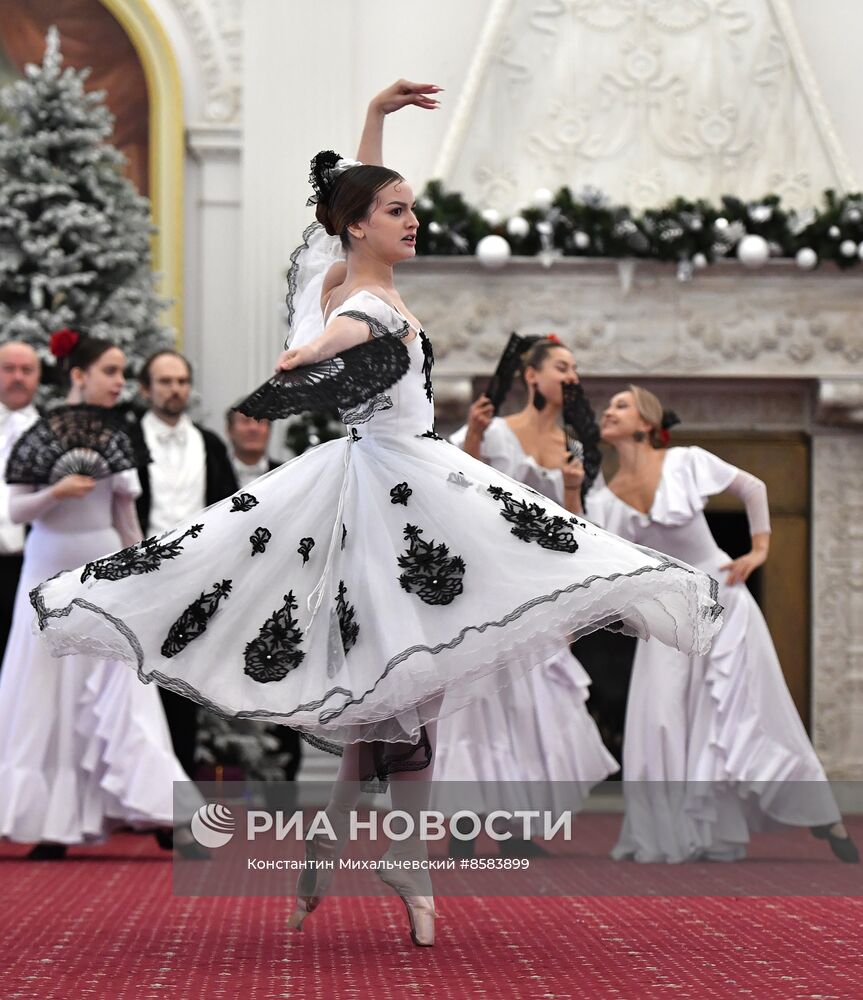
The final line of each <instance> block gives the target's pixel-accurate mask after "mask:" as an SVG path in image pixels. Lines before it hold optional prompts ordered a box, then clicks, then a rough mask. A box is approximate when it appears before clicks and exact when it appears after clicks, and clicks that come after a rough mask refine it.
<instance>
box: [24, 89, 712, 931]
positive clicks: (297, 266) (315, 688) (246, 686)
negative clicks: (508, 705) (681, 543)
mask: <svg viewBox="0 0 863 1000" xmlns="http://www.w3.org/2000/svg"><path fill="white" fill-rule="evenodd" d="M439 89H440V88H438V87H435V86H432V85H424V84H412V83H407V82H404V81H400V82H399V83H397V84H395V85H394V86H393V87H391V88H388V89H387V90H386V91H384V92H383V93H382V94H380V95H379V96H378V97H376V98H375V99H374V100H373V101H372V102H371V105H370V108H369V114H368V118H367V122H366V126H365V129H364V132H363V137H362V142H361V145H360V152H359V155H360V157H361V158H362V160H363V161H364V162H363V163H357V162H356V161H349V160H344V159H342V158H341V157H339V156H338V155H337V154H334V153H332V152H331V151H327V152H326V153H321V154H318V155H317V156H316V157H315V158H314V160H313V161H312V180H313V186H314V188H315V195H314V200H315V203H316V215H317V218H318V220H319V223H320V224H319V225H317V226H313V227H311V228H310V229H309V230H307V233H306V240H305V242H304V244H303V246H301V247H300V248H299V249H298V251H297V252H296V253H295V254H294V257H293V265H292V270H291V273H290V275H289V290H290V300H289V311H290V313H291V317H292V319H291V330H292V334H293V338H294V339H293V340H292V342H291V345H290V348H289V349H288V350H287V351H285V352H283V354H282V355H281V356H280V358H279V361H278V373H277V375H276V376H274V379H273V380H271V382H272V385H271V386H270V388H272V389H273V391H274V392H275V391H276V389H277V388H278V389H279V391H287V392H290V391H292V390H290V385H294V384H295V383H294V382H292V381H291V379H295V380H296V384H297V385H301V386H302V385H305V386H306V387H307V388H308V386H312V387H313V388H314V386H318V385H319V384H320V379H321V378H322V377H323V376H324V375H326V373H330V375H332V373H333V372H343V376H344V379H345V380H346V382H350V385H351V386H352V387H353V388H356V385H357V382H358V379H357V378H355V377H354V375H355V372H354V359H355V358H356V356H357V355H356V353H354V354H352V352H359V354H360V358H361V359H362V358H367V357H368V354H369V352H377V350H378V347H379V346H381V345H383V347H384V348H385V349H386V350H385V352H384V356H385V357H386V358H388V359H389V360H390V361H392V363H393V365H394V366H395V369H394V370H396V371H397V374H396V375H395V376H394V378H395V381H394V382H393V384H391V385H390V386H389V387H388V388H387V389H386V391H380V389H378V390H376V391H374V392H370V393H369V398H367V399H366V400H365V401H364V402H360V403H358V404H357V405H356V406H354V407H352V408H350V409H347V410H345V412H343V413H342V419H343V420H344V422H345V423H346V425H347V426H348V428H349V432H350V433H349V434H348V436H347V437H346V438H341V439H338V440H335V441H330V442H326V443H324V444H322V445H320V446H318V447H316V448H313V449H311V450H309V451H307V452H305V453H304V454H302V455H300V456H298V457H297V458H295V459H293V460H292V461H290V462H287V463H286V464H284V465H282V466H280V467H279V468H278V469H276V470H275V471H273V472H270V473H268V474H266V475H264V476H262V477H261V478H260V479H258V480H256V481H255V482H253V483H252V484H251V485H249V486H247V487H246V488H245V489H243V490H242V491H240V492H239V493H238V494H235V495H234V496H233V497H230V498H229V499H227V500H225V501H223V502H221V503H218V504H215V505H214V506H212V507H210V508H208V509H207V510H206V511H204V512H202V513H201V514H199V515H197V516H196V517H194V518H193V519H191V520H190V521H189V522H184V523H181V524H180V525H178V526H177V528H176V529H175V530H174V531H173V532H170V533H168V534H167V535H165V536H163V537H161V538H153V539H148V540H146V541H144V542H143V543H141V544H140V545H138V546H134V547H132V548H129V549H127V550H124V551H123V552H120V553H116V554H114V555H112V556H110V557H107V558H104V559H101V560H96V561H94V562H92V563H90V564H88V565H87V566H86V567H84V568H83V569H81V570H76V571H74V572H71V573H66V574H62V575H61V576H59V577H56V578H55V579H53V580H49V581H47V582H45V583H43V584H42V585H40V586H39V587H37V588H35V590H34V591H33V594H32V602H33V605H34V608H35V610H36V613H37V618H38V622H39V626H40V628H41V629H42V634H43V636H44V638H45V640H46V641H47V642H49V643H51V644H52V645H53V647H54V649H55V651H56V652H57V653H58V654H60V655H62V654H63V653H64V652H66V651H69V650H74V649H80V648H82V647H83V648H89V647H90V645H91V644H92V643H93V642H94V641H98V642H99V643H100V645H108V646H109V647H110V648H111V650H112V655H116V656H118V657H120V658H124V659H126V660H127V661H129V662H130V663H131V664H132V665H133V666H134V668H135V669H136V670H137V671H138V676H139V677H140V678H141V680H143V681H156V682H158V683H159V684H160V685H162V686H164V687H167V688H170V689H172V690H175V691H178V692H179V693H181V694H185V695H186V696H187V697H190V698H193V699H194V700H196V701H198V702H199V703H201V704H203V705H205V706H206V707H208V708H210V709H212V710H215V711H218V712H221V713H223V714H225V715H235V716H238V717H241V718H256V719H269V720H271V721H275V722H280V723H284V724H287V725H290V726H293V727H295V728H297V729H299V730H300V731H301V732H302V733H303V734H304V735H305V737H306V738H307V739H309V740H310V741H313V742H317V743H319V744H322V745H326V746H328V747H330V748H332V749H334V750H335V751H336V752H340V753H341V754H342V762H341V767H340V771H339V780H338V781H337V782H336V785H335V789H334V794H333V800H332V802H331V806H330V808H331V811H332V815H333V820H332V825H333V828H334V829H336V830H338V829H340V828H341V821H340V817H342V818H343V817H344V816H345V815H346V810H349V809H350V808H351V804H352V802H354V801H356V800H355V798H353V796H354V793H355V789H356V788H357V787H358V781H360V780H362V779H365V778H366V777H369V776H371V777H375V776H377V777H381V778H386V779H393V780H392V781H391V794H392V799H393V806H394V808H397V809H398V808H401V802H402V801H403V800H404V799H408V800H410V803H411V805H410V806H409V807H408V808H413V807H415V806H420V807H423V808H424V806H423V803H424V802H427V796H428V786H429V781H428V778H430V777H431V775H432V773H433V760H434V745H435V724H436V720H437V719H439V718H441V717H444V716H447V715H450V714H452V713H453V712H455V711H457V710H458V709H460V708H463V707H464V706H465V705H466V704H469V703H470V701H472V700H473V698H474V697H476V696H477V694H478V693H480V692H485V691H487V690H488V686H489V684H490V683H494V682H493V681H492V677H493V676H494V675H495V674H499V675H500V682H501V684H503V683H504V682H506V683H509V681H510V680H512V679H514V678H515V677H517V676H519V675H521V674H524V673H526V672H527V671H528V670H529V669H531V668H532V667H538V666H541V665H542V664H543V663H545V662H547V661H548V660H550V659H553V658H555V657H557V656H559V655H560V649H561V646H562V645H563V644H564V643H565V642H566V641H567V637H568V636H569V635H579V634H584V633H587V632H590V631H593V630H595V629H598V628H604V627H606V626H608V625H615V626H617V627H620V628H625V629H628V630H629V631H631V632H632V633H633V634H636V635H639V636H642V637H645V638H646V637H647V636H649V635H656V636H657V637H659V638H661V639H662V640H663V641H665V642H670V643H672V644H674V645H675V646H676V647H678V648H681V649H683V650H685V651H686V652H687V653H689V652H694V651H702V652H703V651H704V650H706V649H707V648H708V646H709V644H710V642H711V639H712V637H713V634H714V633H715V631H716V629H717V626H718V620H719V618H720V609H719V607H718V605H717V604H716V601H715V599H714V591H715V584H714V583H713V581H712V580H710V578H709V577H708V576H706V575H705V574H704V573H701V572H699V571H697V570H693V569H692V568H691V567H688V566H685V565H682V564H680V563H677V562H675V561H674V560H671V559H669V558H667V557H666V556H662V555H660V554H658V553H651V552H647V551H645V550H644V549H642V548H639V547H635V546H631V545H629V544H628V543H626V542H623V541H621V540H619V539H617V538H615V537H614V536H613V535H610V534H607V533H606V532H604V531H602V530H601V529H599V528H596V527H594V526H592V525H590V524H588V522H586V521H585V520H583V519H580V518H578V517H577V516H575V515H572V514H571V513H570V512H569V511H568V510H566V509H565V508H563V507H558V506H557V505H556V504H555V503H554V502H553V501H551V500H548V499H547V498H546V497H543V496H542V495H540V494H537V493H535V492H534V491H532V490H530V489H529V488H527V487H525V486H523V485H522V484H521V483H517V482H515V481H513V480H511V479H509V478H507V477H506V476H504V475H502V474H501V473H499V472H497V471H496V470H494V469H491V468H490V467H489V466H488V465H486V464H485V463H483V462H478V461H476V460H475V459H472V458H471V457H470V456H469V455H466V454H465V453H464V452H463V451H461V450H460V449H458V448H456V447H454V446H453V445H451V444H449V443H448V442H445V441H443V440H442V439H441V438H440V437H439V436H438V435H437V434H436V433H435V431H434V403H433V398H434V397H433V390H432V378H431V375H432V366H433V364H434V354H433V350H432V346H431V342H430V340H429V338H428V336H427V335H426V333H425V331H424V330H423V328H422V324H421V323H420V321H419V319H418V318H417V317H415V316H414V315H413V314H412V312H411V311H410V310H409V309H408V307H407V305H406V304H405V303H404V302H403V301H402V299H401V297H400V296H399V295H398V292H397V290H396V287H395V285H394V282H393V268H394V267H395V265H396V264H398V263H400V262H402V261H405V260H409V259H410V258H412V257H413V256H414V254H415V244H416V234H417V226H418V223H417V219H416V216H415V214H414V210H413V209H414V195H413V192H412V190H411V188H410V186H409V184H408V183H407V181H405V180H404V179H403V178H402V176H401V175H400V174H398V173H397V172H396V171H394V170H390V169H388V168H386V167H383V166H381V165H380V163H381V159H382V153H381V142H382V135H383V122H384V118H385V116H386V114H388V113H390V112H393V111H396V110H398V109H399V108H403V107H406V106H410V105H413V106H417V107H420V108H427V109H431V108H434V107H436V106H437V98H436V97H435V96H434V95H435V94H437V93H438V92H439ZM336 356H338V361H333V360H332V359H334V358H336ZM357 365H358V366H359V367H360V368H361V369H362V371H364V372H365V373H366V375H365V376H364V377H368V378H370V379H371V378H372V377H373V376H375V371H374V370H371V371H369V370H368V369H367V368H363V367H362V365H361V364H360V363H359V362H357ZM351 372H354V375H352V374H351ZM304 373H308V377H306V376H305V375H304ZM287 376H290V378H289V379H288V388H287V389H285V382H284V377H287ZM328 377H329V376H328ZM375 384H377V383H375ZM297 391H299V390H297ZM303 391H305V390H303ZM309 391H312V390H311V389H309ZM264 395H266V393H264ZM255 398H261V397H260V394H259V393H256V394H255ZM397 800H398V803H397ZM306 846H307V851H308V853H309V855H310V857H312V858H314V857H316V856H320V855H324V854H327V855H328V856H329V858H333V857H334V856H335V852H336V851H337V850H339V849H341V846H342V840H341V838H339V839H338V840H337V841H330V840H328V839H326V838H317V837H315V838H311V839H308V840H307V841H306ZM424 850H425V845H424V844H422V843H420V842H419V838H415V839H409V840H406V841H403V842H401V843H396V844H393V845H392V846H391V847H390V848H389V850H388V852H387V854H388V860H392V859H395V860H396V861H397V862H398V861H399V860H404V859H405V858H406V857H410V859H411V860H416V861H418V862H419V867H420V868H421V869H422V871H423V872H424V873H425V876H424V878H423V879H422V880H419V881H420V883H421V884H418V883H417V882H415V883H411V884H408V883H407V882H406V881H405V879H404V878H402V877H401V876H400V873H399V872H397V871H394V870H393V868H389V867H387V868H385V869H384V870H382V871H381V872H380V875H381V878H382V879H383V880H384V881H385V882H387V884H389V885H391V886H393V887H394V888H395V889H396V891H397V892H399V894H400V895H401V896H402V898H403V901H404V903H405V906H406V908H407V911H408V917H409V920H410V923H411V934H412V939H413V940H414V942H415V943H416V944H420V945H429V944H431V943H432V942H433V939H434V902H433V898H432V894H431V885H430V881H429V880H428V877H427V874H428V873H427V869H426V868H425V865H424V858H423V852H424ZM395 867H398V865H396V866H394V868H395ZM403 867H407V866H403ZM330 877H331V876H330V875H329V874H328V873H327V872H326V871H316V870H314V869H311V868H310V869H307V870H306V871H304V872H303V876H302V877H301V879H300V883H299V885H298V893H297V909H296V911H295V913H294V915H293V917H292V918H291V922H292V926H296V927H301V926H302V925H303V923H304V921H305V920H306V919H307V918H308V916H309V914H310V913H312V912H313V911H314V910H315V909H316V908H317V906H318V904H319V903H320V900H321V898H322V897H323V896H324V895H325V893H326V890H327V888H328V879H329V878H330Z"/></svg>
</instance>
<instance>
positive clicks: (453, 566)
mask: <svg viewBox="0 0 863 1000" xmlns="http://www.w3.org/2000/svg"><path fill="white" fill-rule="evenodd" d="M421 534H422V529H421V528H417V527H416V526H415V525H413V524H406V525H405V539H406V540H408V541H409V542H410V547H409V548H408V551H407V552H406V553H405V554H404V555H401V556H399V558H398V564H399V568H400V569H403V570H405V572H404V573H402V575H401V576H400V577H399V583H400V584H401V585H402V587H403V588H404V589H405V590H406V591H407V592H408V593H409V594H416V595H417V597H419V598H420V600H422V601H425V603H426V604H450V603H452V601H453V600H454V599H455V598H456V597H458V595H459V594H460V593H461V592H462V590H463V589H464V587H463V585H462V577H463V576H464V571H465V565H464V560H463V559H461V557H460V556H450V554H449V548H448V547H447V546H446V545H444V544H440V545H435V543H434V542H433V541H432V542H427V541H425V539H423V538H420V535H421Z"/></svg>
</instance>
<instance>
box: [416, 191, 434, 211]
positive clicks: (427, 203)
mask: <svg viewBox="0 0 863 1000" xmlns="http://www.w3.org/2000/svg"><path fill="white" fill-rule="evenodd" d="M417 208H420V209H422V211H423V212H430V211H431V210H432V209H433V208H434V202H433V201H432V200H431V198H429V197H428V196H427V195H423V196H422V198H420V200H419V201H418V202H417Z"/></svg>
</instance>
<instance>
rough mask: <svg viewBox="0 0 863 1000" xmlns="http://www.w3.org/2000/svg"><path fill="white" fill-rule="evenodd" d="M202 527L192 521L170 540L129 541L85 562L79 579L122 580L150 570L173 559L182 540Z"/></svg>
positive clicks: (179, 550)
mask: <svg viewBox="0 0 863 1000" xmlns="http://www.w3.org/2000/svg"><path fill="white" fill-rule="evenodd" d="M203 530H204V526H203V524H193V525H192V527H191V528H189V529H188V530H186V531H184V532H183V534H182V535H180V537H179V538H175V539H174V540H173V541H172V542H165V543H164V544H162V543H161V542H160V540H159V539H158V538H157V537H155V536H154V537H152V538H145V539H144V541H143V542H138V544H137V545H130V546H129V547H128V548H125V549H121V550H120V551H119V552H114V553H112V554H111V555H110V556H105V558H104V559H96V560H95V561H94V562H89V563H87V565H86V566H85V567H84V570H83V572H82V573H81V583H84V582H86V581H87V580H89V579H90V577H91V576H92V577H93V578H94V579H95V580H123V579H125V578H126V577H127V576H139V575H141V574H142V573H152V572H154V571H155V570H157V569H158V568H159V567H160V566H161V565H162V563H163V562H164V561H165V560H168V559H176V558H177V556H178V555H179V554H180V553H181V552H182V551H183V542H184V541H185V540H186V539H187V538H197V537H198V535H200V533H201V532H202V531H203ZM163 537H164V536H163Z"/></svg>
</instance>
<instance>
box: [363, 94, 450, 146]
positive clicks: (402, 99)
mask: <svg viewBox="0 0 863 1000" xmlns="http://www.w3.org/2000/svg"><path fill="white" fill-rule="evenodd" d="M442 90H443V87H438V86H437V85H436V84H434V83H411V82H410V81H409V80H396V82H395V83H394V84H392V85H391V86H389V87H387V88H386V90H382V91H381V92H380V93H379V94H378V95H377V96H375V97H373V98H372V99H371V101H369V109H368V112H367V113H366V123H365V125H364V126H363V134H362V136H361V137H360V146H359V149H358V150H357V159H358V160H359V161H360V162H361V163H369V164H377V165H378V166H383V163H384V154H383V138H384V118H386V116H387V115H389V114H392V112H393V111H400V110H401V109H402V108H407V107H410V106H413V107H416V108H425V109H426V110H427V111H434V110H435V109H436V108H437V107H439V106H440V101H437V100H435V98H434V97H431V96H430V95H431V94H439V93H440V92H441V91H442Z"/></svg>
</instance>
